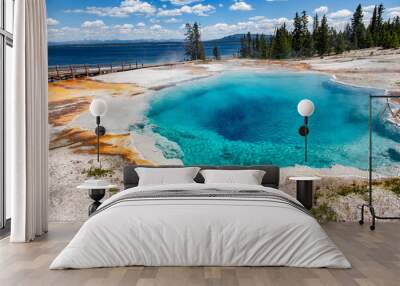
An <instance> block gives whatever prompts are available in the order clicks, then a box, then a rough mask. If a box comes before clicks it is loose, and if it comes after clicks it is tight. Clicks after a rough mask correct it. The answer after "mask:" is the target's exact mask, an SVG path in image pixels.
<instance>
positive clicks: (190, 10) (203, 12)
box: [157, 4, 215, 17]
mask: <svg viewBox="0 0 400 286" xmlns="http://www.w3.org/2000/svg"><path fill="white" fill-rule="evenodd" d="M214 12H215V7H214V6H212V5H203V4H197V5H194V6H192V7H190V6H187V5H185V6H182V7H180V8H176V9H170V10H164V9H159V10H158V13H157V16H159V17H176V16H180V15H182V14H185V13H186V14H194V15H196V16H209V15H210V14H212V13H214Z"/></svg>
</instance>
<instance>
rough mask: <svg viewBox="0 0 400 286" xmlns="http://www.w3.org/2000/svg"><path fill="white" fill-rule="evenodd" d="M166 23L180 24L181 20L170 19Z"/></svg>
mask: <svg viewBox="0 0 400 286" xmlns="http://www.w3.org/2000/svg"><path fill="white" fill-rule="evenodd" d="M164 22H165V23H179V22H181V20H178V19H176V18H170V19H167V20H165V21H164Z"/></svg>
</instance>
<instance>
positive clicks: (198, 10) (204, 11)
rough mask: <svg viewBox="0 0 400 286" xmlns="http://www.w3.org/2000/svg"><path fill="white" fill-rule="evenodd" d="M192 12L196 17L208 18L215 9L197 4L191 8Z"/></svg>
mask: <svg viewBox="0 0 400 286" xmlns="http://www.w3.org/2000/svg"><path fill="white" fill-rule="evenodd" d="M192 12H193V14H195V15H196V16H208V15H210V14H212V13H214V12H215V7H214V6H212V5H202V4H197V5H195V6H193V7H192Z"/></svg>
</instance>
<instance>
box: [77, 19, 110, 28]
mask: <svg viewBox="0 0 400 286" xmlns="http://www.w3.org/2000/svg"><path fill="white" fill-rule="evenodd" d="M81 27H82V28H87V29H99V28H105V27H107V26H106V25H105V24H104V22H103V21H102V20H95V21H85V22H83V23H82V25H81Z"/></svg>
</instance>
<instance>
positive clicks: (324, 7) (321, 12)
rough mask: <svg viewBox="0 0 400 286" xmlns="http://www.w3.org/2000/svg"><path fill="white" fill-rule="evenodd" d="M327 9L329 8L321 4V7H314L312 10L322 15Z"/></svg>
mask: <svg viewBox="0 0 400 286" xmlns="http://www.w3.org/2000/svg"><path fill="white" fill-rule="evenodd" d="M328 11H329V9H328V7H327V6H321V7H318V8H316V9H315V10H314V13H315V14H318V15H324V14H326V13H328Z"/></svg>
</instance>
